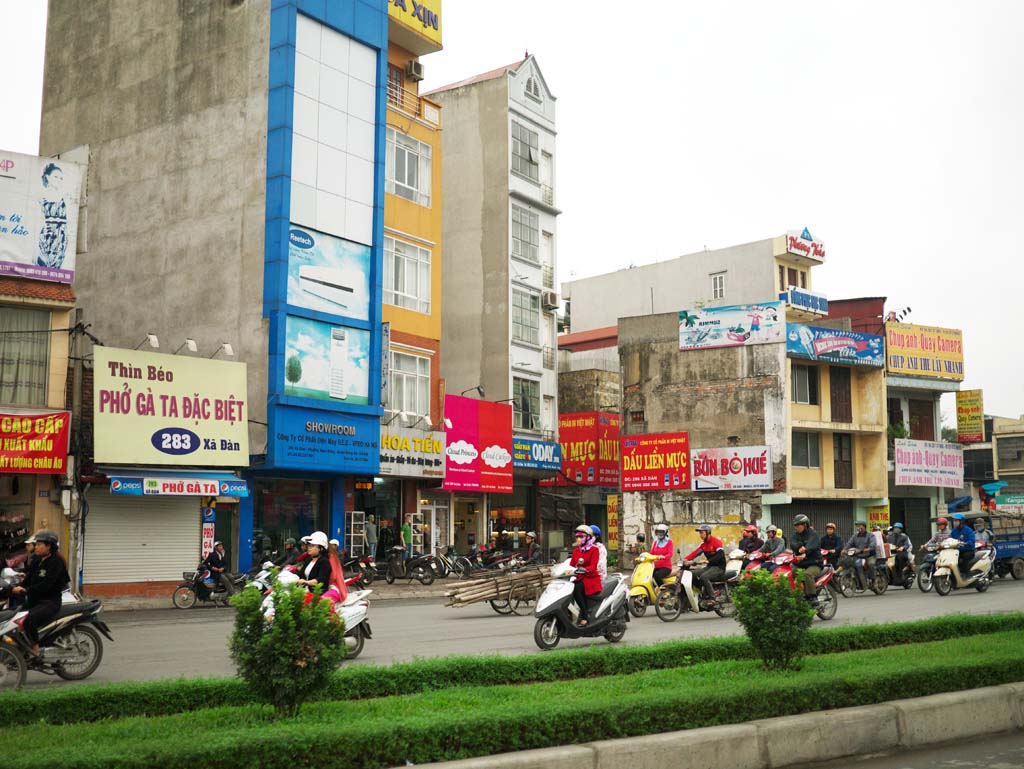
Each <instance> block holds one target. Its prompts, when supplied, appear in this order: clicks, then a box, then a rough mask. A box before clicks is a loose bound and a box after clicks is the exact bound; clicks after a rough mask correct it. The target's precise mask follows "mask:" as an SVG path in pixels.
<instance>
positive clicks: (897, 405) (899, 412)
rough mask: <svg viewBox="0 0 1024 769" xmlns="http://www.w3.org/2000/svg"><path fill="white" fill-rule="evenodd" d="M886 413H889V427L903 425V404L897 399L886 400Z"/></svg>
mask: <svg viewBox="0 0 1024 769" xmlns="http://www.w3.org/2000/svg"><path fill="white" fill-rule="evenodd" d="M886 411H888V413H889V425H890V426H894V425H904V421H903V402H902V401H901V400H900V399H899V398H887V399H886Z"/></svg>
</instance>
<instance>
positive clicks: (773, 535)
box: [763, 524, 786, 574]
mask: <svg viewBox="0 0 1024 769" xmlns="http://www.w3.org/2000/svg"><path fill="white" fill-rule="evenodd" d="M765 533H766V535H767V539H765V541H764V547H763V552H764V554H765V564H764V567H765V568H766V569H767V570H768V573H769V574H771V573H772V572H773V571H775V564H774V563H773V562H772V559H773V558H774V557H775V556H777V555H782V554H783V553H784V552H786V539H785V537H781V536H779V527H778V526H775V525H774V524H772V525H771V526H769V527H768V528H767V529H765Z"/></svg>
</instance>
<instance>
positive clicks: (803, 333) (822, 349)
mask: <svg viewBox="0 0 1024 769" xmlns="http://www.w3.org/2000/svg"><path fill="white" fill-rule="evenodd" d="M786 328H787V332H786V354H787V355H789V356H791V357H794V358H806V359H807V360H817V361H826V362H828V363H846V364H851V365H854V366H876V367H878V368H881V367H882V366H884V365H885V340H884V339H883V338H882V337H880V336H878V335H876V334H863V333H861V332H859V331H843V330H842V329H836V328H819V327H817V326H805V325H802V324H800V323H790V324H788V325H787V327H786Z"/></svg>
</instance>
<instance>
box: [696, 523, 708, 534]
mask: <svg viewBox="0 0 1024 769" xmlns="http://www.w3.org/2000/svg"><path fill="white" fill-rule="evenodd" d="M697 531H706V532H707V533H708V534H710V533H711V527H710V526H709V525H708V524H706V523H702V524H701V525H700V526H698V527H697Z"/></svg>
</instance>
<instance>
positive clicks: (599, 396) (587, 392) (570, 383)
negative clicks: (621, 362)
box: [558, 369, 621, 414]
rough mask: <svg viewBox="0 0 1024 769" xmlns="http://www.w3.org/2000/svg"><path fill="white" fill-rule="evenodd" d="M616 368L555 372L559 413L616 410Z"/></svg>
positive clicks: (618, 391) (617, 375)
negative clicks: (610, 369) (556, 375)
mask: <svg viewBox="0 0 1024 769" xmlns="http://www.w3.org/2000/svg"><path fill="white" fill-rule="evenodd" d="M620 397H621V395H620V385H619V372H618V371H602V370H600V369H587V370H584V371H562V372H561V373H559V375H558V405H559V408H560V409H561V413H563V414H575V413H577V412H580V411H618V410H619V398H620Z"/></svg>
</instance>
